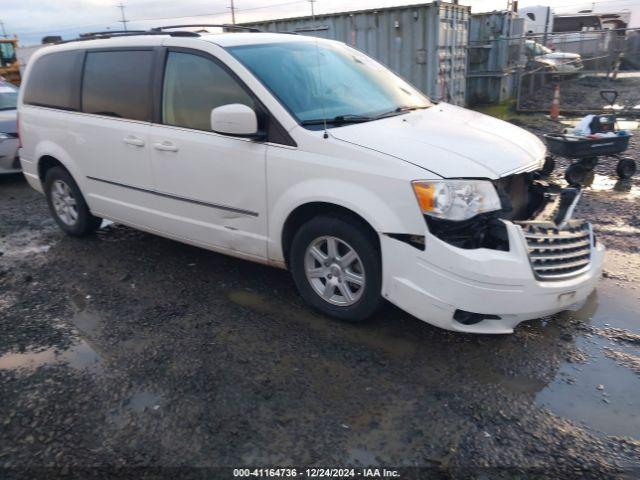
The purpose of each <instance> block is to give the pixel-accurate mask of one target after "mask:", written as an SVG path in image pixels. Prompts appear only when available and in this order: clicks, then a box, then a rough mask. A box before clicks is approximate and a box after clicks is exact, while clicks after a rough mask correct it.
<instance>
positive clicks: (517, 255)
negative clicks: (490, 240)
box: [380, 222, 604, 334]
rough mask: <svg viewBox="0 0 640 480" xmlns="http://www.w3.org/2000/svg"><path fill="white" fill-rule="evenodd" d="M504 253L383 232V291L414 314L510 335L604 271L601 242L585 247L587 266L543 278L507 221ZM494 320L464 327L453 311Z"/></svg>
mask: <svg viewBox="0 0 640 480" xmlns="http://www.w3.org/2000/svg"><path fill="white" fill-rule="evenodd" d="M505 223H506V226H507V232H508V236H509V245H510V250H509V251H508V252H504V251H497V250H491V249H486V248H480V249H472V250H466V249H461V248H457V247H454V246H451V245H449V244H447V243H445V242H443V241H442V240H440V239H438V238H436V237H434V236H433V235H431V234H429V233H428V232H427V233H426V249H425V250H424V251H422V250H418V249H417V248H415V247H413V246H411V245H408V244H406V243H403V242H401V241H399V240H396V239H394V238H391V237H389V236H386V235H381V237H380V242H381V248H382V261H383V274H384V277H383V288H382V292H383V296H384V297H385V298H386V299H387V300H389V301H390V302H392V303H394V304H395V305H397V306H399V307H400V308H402V309H403V310H405V311H407V312H409V313H410V314H412V315H414V316H416V317H417V318H419V319H420V320H423V321H425V322H428V323H431V324H433V325H436V326H438V327H441V328H444V329H447V330H454V331H459V332H469V333H488V334H504V333H512V332H513V328H514V327H515V326H516V325H518V324H519V323H520V322H523V321H525V320H531V319H534V318H539V317H543V316H545V315H551V314H553V313H557V312H560V311H563V310H575V309H578V308H580V307H581V306H582V304H583V303H584V300H585V299H586V297H587V296H588V295H589V293H591V291H592V290H593V289H594V288H595V285H596V283H597V281H598V278H599V277H600V274H601V272H602V263H603V260H604V247H603V246H602V245H600V244H598V245H597V246H591V264H590V267H589V268H588V270H586V271H584V272H583V273H581V274H580V275H578V276H575V277H572V278H568V279H563V280H549V281H541V280H539V279H537V278H536V277H535V275H534V273H533V270H532V266H531V262H530V260H529V255H528V250H527V244H526V241H525V239H524V234H523V231H522V229H521V227H520V226H518V225H516V224H514V223H511V222H505ZM458 309H459V310H464V311H467V312H474V313H480V314H487V315H497V316H499V317H500V319H493V320H488V319H487V320H482V321H481V322H479V323H476V324H473V325H465V324H463V323H460V322H458V321H457V320H455V319H454V313H455V311H456V310H458Z"/></svg>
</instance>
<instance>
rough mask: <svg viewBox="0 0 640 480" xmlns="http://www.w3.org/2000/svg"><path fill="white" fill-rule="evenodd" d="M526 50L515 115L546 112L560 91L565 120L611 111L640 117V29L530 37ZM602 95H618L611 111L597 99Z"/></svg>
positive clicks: (604, 103)
mask: <svg viewBox="0 0 640 480" xmlns="http://www.w3.org/2000/svg"><path fill="white" fill-rule="evenodd" d="M524 48H525V55H526V64H525V65H524V67H523V68H522V69H521V70H520V74H519V78H518V81H517V92H516V98H517V109H518V111H521V112H548V111H549V110H550V109H551V105H552V102H553V97H554V92H555V89H556V86H559V87H560V111H561V113H563V114H584V113H593V112H600V111H602V110H606V109H610V108H614V109H615V110H616V111H618V112H620V113H625V114H632V115H638V114H640V29H621V30H604V31H602V30H601V31H583V32H575V33H560V34H548V35H538V36H528V37H527V38H526V40H525V46H524ZM601 90H616V91H618V93H619V97H618V99H617V101H616V103H615V104H614V105H613V106H611V105H607V103H606V102H605V101H604V100H603V99H602V98H601V96H600V91H601Z"/></svg>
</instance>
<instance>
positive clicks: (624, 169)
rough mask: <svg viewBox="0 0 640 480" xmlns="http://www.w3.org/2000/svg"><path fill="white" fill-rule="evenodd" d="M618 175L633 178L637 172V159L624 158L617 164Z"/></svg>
mask: <svg viewBox="0 0 640 480" xmlns="http://www.w3.org/2000/svg"><path fill="white" fill-rule="evenodd" d="M616 173H617V174H618V177H620V178H623V179H626V178H631V177H633V175H634V174H635V173H636V161H635V160H634V159H632V158H623V159H621V160H620V161H619V162H618V165H617V166H616Z"/></svg>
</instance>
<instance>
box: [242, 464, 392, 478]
mask: <svg viewBox="0 0 640 480" xmlns="http://www.w3.org/2000/svg"><path fill="white" fill-rule="evenodd" d="M233 476H234V477H235V478H243V477H244V478H250V477H263V478H278V477H281V478H287V477H289V478H297V477H300V478H399V477H400V473H399V472H398V471H397V470H393V469H386V468H320V467H318V468H234V469H233Z"/></svg>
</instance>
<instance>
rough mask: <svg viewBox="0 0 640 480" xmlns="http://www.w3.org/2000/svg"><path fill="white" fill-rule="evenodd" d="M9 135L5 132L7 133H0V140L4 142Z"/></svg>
mask: <svg viewBox="0 0 640 480" xmlns="http://www.w3.org/2000/svg"><path fill="white" fill-rule="evenodd" d="M10 138H12V137H11V135H9V134H7V133H0V142H4V141H5V140H9V139H10Z"/></svg>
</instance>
